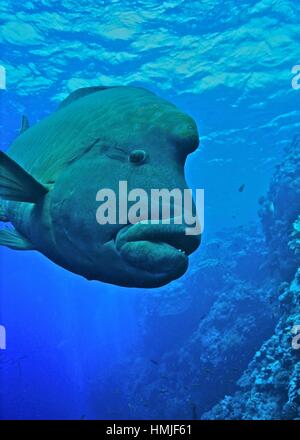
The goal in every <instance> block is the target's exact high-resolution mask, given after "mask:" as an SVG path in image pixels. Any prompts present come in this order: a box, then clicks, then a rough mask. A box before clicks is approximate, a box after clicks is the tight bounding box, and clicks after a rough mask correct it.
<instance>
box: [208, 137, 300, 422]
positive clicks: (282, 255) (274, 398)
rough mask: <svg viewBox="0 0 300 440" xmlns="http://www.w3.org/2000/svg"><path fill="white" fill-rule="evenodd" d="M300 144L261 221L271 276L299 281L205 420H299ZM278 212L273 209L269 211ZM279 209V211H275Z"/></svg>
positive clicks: (279, 174) (285, 292) (281, 171)
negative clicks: (231, 389) (232, 389)
mask: <svg viewBox="0 0 300 440" xmlns="http://www.w3.org/2000/svg"><path fill="white" fill-rule="evenodd" d="M299 147H300V138H299V136H297V137H295V138H294V141H293V143H292V144H291V146H290V147H289V148H288V149H287V151H286V156H285V158H284V160H283V162H282V163H281V164H280V166H278V168H277V170H276V173H275V175H274V177H273V179H272V182H271V185H270V190H269V193H268V197H267V199H264V200H263V201H261V202H262V205H263V209H262V210H261V211H260V215H261V218H262V222H263V227H264V232H265V235H266V240H267V244H268V247H269V251H268V256H269V258H268V264H270V265H271V267H272V273H273V274H275V275H276V272H277V277H276V276H275V279H277V278H278V276H280V275H281V276H282V275H283V276H285V277H286V279H287V280H289V278H290V274H291V273H293V272H294V273H295V271H296V273H295V275H294V278H293V279H292V281H291V282H290V283H289V282H288V281H284V282H282V283H281V284H280V286H279V289H278V292H279V293H280V295H279V297H278V305H279V311H280V319H279V322H278V324H277V326H276V329H275V332H274V335H273V336H272V337H271V338H270V339H269V340H267V341H266V342H265V343H264V344H263V345H262V347H261V348H260V350H258V351H257V352H256V354H255V356H254V359H253V360H252V361H251V362H250V364H249V366H248V368H247V369H246V371H245V372H244V374H243V375H242V377H241V378H240V379H239V381H238V383H237V384H238V391H237V392H236V393H235V394H234V395H233V396H226V397H225V398H224V399H223V400H222V401H221V402H220V403H219V404H217V405H216V406H215V407H214V408H213V409H212V410H211V411H209V412H207V413H206V414H204V415H203V419H299V418H300V347H298V346H296V347H293V345H292V337H293V333H292V332H293V329H294V328H295V326H297V325H300V269H299V262H300V260H299V254H300V240H299V231H300V223H299V204H298V202H299V199H300V160H299V159H300V148H299ZM268 206H274V209H272V210H270V209H268ZM275 207H276V209H275Z"/></svg>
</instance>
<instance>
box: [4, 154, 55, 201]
mask: <svg viewBox="0 0 300 440" xmlns="http://www.w3.org/2000/svg"><path fill="white" fill-rule="evenodd" d="M47 192H48V189H47V188H46V187H45V186H44V185H42V184H41V183H39V182H38V181H37V180H35V179H34V177H32V176H31V175H30V174H29V173H27V171H25V170H24V169H23V168H22V167H21V166H20V165H18V164H17V162H15V161H14V160H13V159H11V158H10V157H8V156H7V155H6V154H5V153H3V151H1V152H0V198H2V199H4V200H13V201H15V202H31V203H36V202H38V201H39V200H40V199H41V198H42V197H43V196H44V195H45V194H46V193H47Z"/></svg>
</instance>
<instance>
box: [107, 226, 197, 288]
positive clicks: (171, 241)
mask: <svg viewBox="0 0 300 440" xmlns="http://www.w3.org/2000/svg"><path fill="white" fill-rule="evenodd" d="M199 244H200V236H196V235H186V234H185V228H184V225H176V224H164V223H162V222H157V223H153V222H151V223H149V222H146V221H141V222H139V223H136V224H134V225H128V226H125V227H124V228H122V229H121V230H120V231H119V232H118V234H117V236H116V239H115V246H116V250H117V252H119V254H120V255H121V257H122V258H123V260H124V261H126V262H127V263H128V264H129V265H131V266H135V267H138V268H140V269H142V270H145V271H147V272H151V273H153V276H154V277H155V276H158V275H161V274H164V275H165V276H169V277H170V279H175V278H177V277H179V276H181V275H183V274H184V272H185V271H186V270H187V267H188V255H190V254H191V253H192V252H194V251H195V250H196V249H197V247H198V246H199Z"/></svg>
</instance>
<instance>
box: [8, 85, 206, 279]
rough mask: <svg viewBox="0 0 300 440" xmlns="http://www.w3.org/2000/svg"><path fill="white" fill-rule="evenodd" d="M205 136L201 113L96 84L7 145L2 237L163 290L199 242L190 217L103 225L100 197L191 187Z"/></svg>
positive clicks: (64, 262) (81, 270) (79, 270)
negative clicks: (189, 170) (193, 156)
mask: <svg viewBox="0 0 300 440" xmlns="http://www.w3.org/2000/svg"><path fill="white" fill-rule="evenodd" d="M198 143H199V138H198V132H197V127H196V124H195V122H194V121H193V119H192V118H191V117H190V116H188V115H187V114H185V113H183V112H182V111H181V110H179V109H178V108H177V107H176V106H174V105H173V104H171V103H169V102H167V101H165V100H163V99H161V98H159V97H158V96H156V95H155V94H154V93H152V92H149V91H147V90H145V89H142V88H135V87H110V88H105V87H88V88H83V89H79V90H77V91H75V92H73V93H71V95H70V96H69V97H68V98H66V99H65V100H64V101H63V102H62V104H61V105H60V107H59V109H58V110H57V111H56V112H54V113H53V114H51V115H50V116H48V117H46V118H45V119H43V120H42V121H40V122H39V123H37V124H36V125H34V126H32V127H29V124H28V123H27V120H26V119H24V120H23V124H22V130H21V134H20V136H19V137H18V138H17V139H16V140H15V141H14V142H13V144H12V145H11V146H10V148H9V149H8V151H7V152H6V153H3V152H1V157H0V159H1V164H0V165H1V168H0V172H1V174H0V196H1V199H2V200H1V212H0V216H1V220H2V221H4V222H10V223H11V224H12V225H13V227H14V228H13V229H12V228H3V229H1V231H0V244H1V245H4V246H8V247H10V248H12V249H19V250H38V251H39V252H41V253H43V254H44V255H45V256H47V257H48V258H49V259H50V260H52V261H54V262H55V263H57V264H58V265H60V266H62V267H64V268H66V269H67V270H69V271H71V272H74V273H76V274H79V275H82V276H84V277H85V278H87V279H89V280H99V281H103V282H107V283H111V284H117V285H121V286H128V287H157V286H162V285H164V284H167V283H168V282H170V281H172V280H174V279H176V278H178V277H180V276H181V275H183V274H184V273H185V271H186V270H187V267H188V255H189V254H191V253H192V252H193V251H195V250H196V248H197V247H198V246H199V243H200V233H199V234H198V235H186V234H185V224H184V221H183V222H182V224H164V222H158V224H145V223H143V222H137V223H136V224H130V223H127V224H118V223H117V224H99V222H97V220H96V212H97V208H98V207H99V202H97V200H96V194H97V192H98V191H99V189H101V188H110V189H112V190H113V191H115V192H118V188H119V182H120V181H126V182H127V184H128V190H131V189H133V188H142V189H143V190H145V191H146V193H149V194H150V191H151V189H153V188H157V189H160V188H167V189H169V190H172V189H173V188H179V189H181V190H184V189H187V184H186V181H185V178H184V164H185V160H186V157H187V155H188V154H189V153H191V152H193V151H194V150H195V149H196V148H197V147H198ZM117 209H118V208H117Z"/></svg>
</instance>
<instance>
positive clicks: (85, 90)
mask: <svg viewBox="0 0 300 440" xmlns="http://www.w3.org/2000/svg"><path fill="white" fill-rule="evenodd" d="M112 88H113V87H105V86H93V87H82V88H80V89H77V90H75V91H74V92H72V93H70V95H69V96H67V97H66V98H65V99H64V100H63V101H62V102H61V103H60V105H59V107H58V110H60V109H62V108H64V107H66V106H67V105H69V104H71V103H72V102H74V101H77V99H80V98H83V97H84V96H87V95H90V94H91V93H95V92H99V91H100V90H106V89H112Z"/></svg>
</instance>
